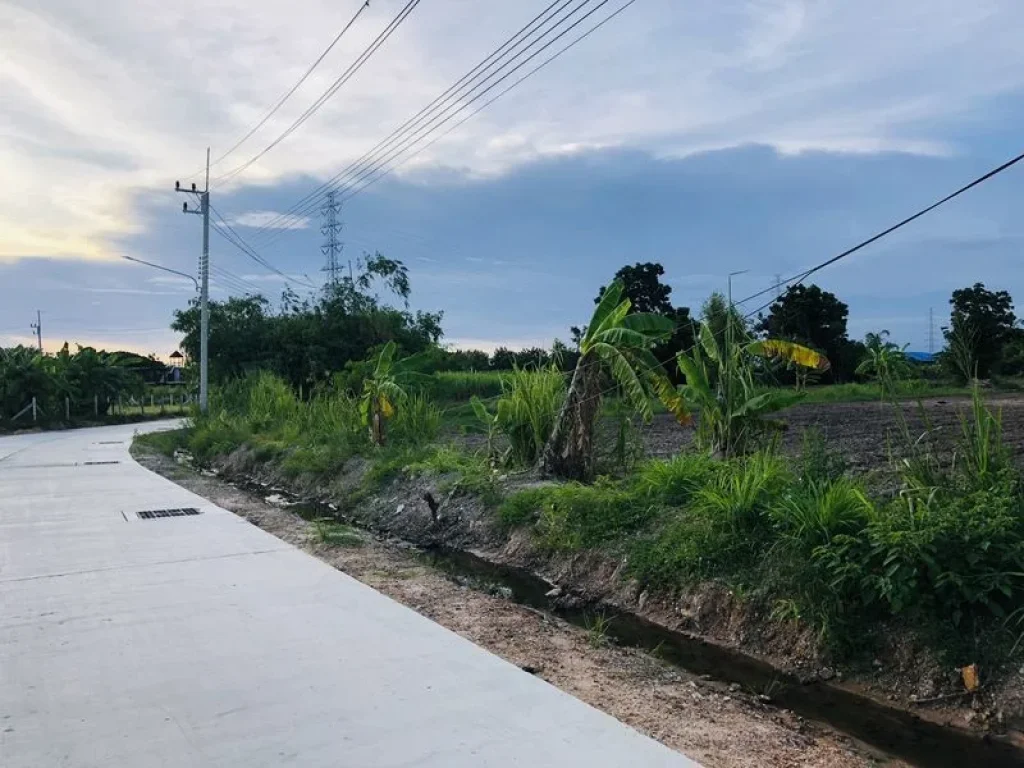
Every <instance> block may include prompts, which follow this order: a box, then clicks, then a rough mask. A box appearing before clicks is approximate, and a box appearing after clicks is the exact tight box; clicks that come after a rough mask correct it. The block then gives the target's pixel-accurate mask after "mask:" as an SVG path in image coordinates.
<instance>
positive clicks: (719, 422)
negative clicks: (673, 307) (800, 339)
mask: <svg viewBox="0 0 1024 768" xmlns="http://www.w3.org/2000/svg"><path fill="white" fill-rule="evenodd" d="M757 358H760V359H763V360H781V361H785V362H788V363H792V364H794V365H796V366H799V367H804V368H813V369H816V370H819V371H825V370H828V367H829V362H828V359H827V358H825V356H824V355H822V354H821V353H819V352H815V351H814V350H813V349H809V348H808V347H804V346H801V345H799V344H795V343H793V342H791V341H783V340H780V339H766V340H761V341H750V340H749V338H747V337H745V336H743V337H741V338H740V340H739V341H738V342H737V343H731V344H730V343H719V340H718V339H717V338H716V334H715V333H714V331H713V330H712V329H711V326H710V325H708V324H707V323H704V324H702V325H701V327H700V331H699V334H698V343H697V344H696V345H695V346H694V348H693V349H692V350H691V351H690V352H688V353H687V352H682V353H680V354H679V356H678V358H677V361H678V363H679V370H680V371H681V372H682V374H683V375H684V376H685V377H686V383H685V384H684V385H682V386H680V387H678V388H670V387H665V386H664V385H662V386H660V387H659V389H658V395H659V397H660V398H661V400H662V402H663V403H664V404H665V405H666V407H667V408H668V409H669V410H670V411H671V412H672V413H674V414H675V415H676V417H677V418H679V419H680V421H681V422H682V423H686V420H687V419H688V418H689V409H690V407H691V406H692V407H693V408H695V409H696V410H697V411H698V412H699V415H700V418H699V419H698V420H697V434H696V443H697V445H698V446H699V447H701V448H703V449H705V450H708V451H710V452H711V453H713V454H714V455H716V456H719V457H727V456H734V455H738V454H743V453H747V452H748V451H750V450H751V449H753V448H756V447H757V446H758V445H760V444H761V443H762V442H763V440H764V439H765V438H766V437H767V436H768V435H770V434H771V433H772V432H775V431H777V430H778V429H779V428H780V427H781V424H780V423H779V422H777V421H774V420H771V419H768V418H766V417H767V416H768V415H769V414H772V413H776V412H778V411H781V410H782V409H784V408H787V407H789V406H790V405H793V404H794V403H795V402H797V401H798V400H800V399H802V398H803V393H802V392H794V391H792V390H781V389H769V390H765V389H764V388H762V387H758V386H757V383H756V381H755V373H756V362H755V361H756V359H757Z"/></svg>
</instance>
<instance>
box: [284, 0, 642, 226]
mask: <svg viewBox="0 0 1024 768" xmlns="http://www.w3.org/2000/svg"><path fill="white" fill-rule="evenodd" d="M590 1H591V0H585V2H583V3H581V4H579V5H577V6H576V7H574V8H572V9H570V11H569V12H568V13H566V14H565V15H564V16H563V17H562V18H560V19H559V20H557V21H556V22H555V23H554V24H553V25H551V26H550V27H549V28H548V29H546V30H543V31H542V32H541V34H540V35H539V36H538V37H537V38H536V39H535V40H533V41H532V42H530V44H529V45H528V46H527V47H526V48H524V49H523V50H522V51H520V52H519V53H517V54H516V55H515V56H514V57H512V59H511V60H510V61H508V62H506V63H505V64H503V65H502V66H501V67H499V68H498V70H496V71H495V72H493V73H492V74H491V75H488V76H487V78H485V79H484V80H483V81H482V82H481V83H479V84H478V85H476V86H474V88H473V89H471V91H470V93H472V92H473V91H477V90H478V89H480V88H481V87H483V90H481V91H479V92H478V93H476V94H475V95H473V96H472V98H470V99H468V101H465V103H461V104H456V105H455V109H454V111H451V109H450V108H446V110H444V111H442V113H441V114H439V115H437V116H436V117H435V118H433V119H432V120H431V121H429V122H428V123H427V124H426V125H425V126H422V127H421V128H419V129H417V130H416V131H415V132H414V134H413V135H412V136H411V137H409V136H407V137H405V138H404V139H402V144H401V146H399V147H397V148H396V149H394V150H391V151H389V152H388V153H386V156H385V157H384V158H383V159H378V161H377V162H376V163H375V164H374V165H373V166H372V167H369V168H364V169H363V170H362V171H360V170H359V169H358V166H359V165H360V164H362V163H361V161H356V163H354V164H352V165H350V166H349V168H348V169H345V170H343V171H342V172H341V173H339V174H337V175H335V177H333V178H332V179H331V180H330V181H329V182H328V185H331V186H334V187H335V188H339V187H340V186H341V185H342V183H344V184H345V185H346V193H347V194H345V195H344V196H343V198H342V200H343V201H344V200H348V199H351V198H352V197H354V196H355V195H356V194H358V193H359V192H361V191H362V190H363V189H365V188H366V187H368V186H370V185H371V184H373V183H375V182H376V181H378V180H380V178H383V177H384V176H386V175H387V174H388V173H390V172H392V171H393V170H395V168H397V167H399V166H400V165H401V164H404V163H406V162H408V161H409V160H411V159H412V158H413V157H415V156H416V155H418V154H420V153H421V152H423V151H425V150H426V149H427V148H428V147H430V146H432V145H433V144H434V143H436V142H437V141H438V140H440V139H441V138H443V136H445V135H447V134H448V133H450V132H451V131H453V130H455V128H457V127H458V126H459V125H462V124H463V123H465V122H466V121H467V120H469V119H470V118H472V117H473V116H474V115H475V114H478V113H479V112H481V111H482V110H483V109H485V108H486V107H487V106H489V105H490V104H492V103H494V101H497V100H498V99H499V98H501V97H502V96H504V95H505V94H506V93H508V92H509V91H510V90H512V89H513V88H515V87H516V86H517V85H519V84H520V83H522V82H523V81H524V80H526V79H528V78H529V77H531V76H532V75H534V74H536V73H537V72H539V71H540V70H541V69H543V68H544V67H546V66H547V65H548V64H550V63H551V62H552V61H554V60H555V59H557V58H559V57H560V56H561V55H563V54H564V53H565V52H566V51H568V50H569V49H571V48H572V47H574V46H575V45H577V44H578V43H579V42H581V41H582V40H583V39H585V38H587V37H589V36H590V35H591V34H593V33H594V32H596V31H597V30H598V29H600V28H601V27H603V26H604V25H605V24H607V23H608V22H609V21H611V20H612V19H613V18H615V17H616V16H618V15H619V14H621V13H622V12H624V11H625V10H626V9H627V8H628V7H629V6H631V5H633V4H634V3H635V2H636V0H629V2H627V3H625V4H624V5H622V6H621V7H620V8H618V9H617V10H616V11H615V12H613V13H611V14H609V16H608V17H606V18H605V19H603V20H602V21H601V22H599V23H598V24H596V25H594V26H593V27H591V28H590V29H589V30H587V31H586V32H585V33H584V34H582V35H580V36H579V37H578V38H576V39H575V40H573V41H572V42H571V43H569V44H568V45H566V46H564V47H563V48H562V49H561V50H559V51H558V52H556V53H555V54H554V55H552V56H551V57H549V58H548V59H547V60H546V61H544V62H542V63H541V64H540V65H539V66H538V67H536V68H534V69H533V70H531V71H530V72H528V73H526V74H525V75H524V76H523V77H521V78H519V79H518V80H516V81H515V82H513V83H512V84H511V85H510V86H508V87H507V88H505V89H504V90H503V91H501V92H499V93H498V94H497V95H496V96H494V97H493V98H491V99H490V100H489V101H487V102H485V103H484V104H483V105H482V106H481V107H479V108H478V109H477V110H475V111H474V112H472V113H471V114H470V115H468V116H467V117H466V118H465V119H463V120H462V121H461V122H459V123H458V124H456V125H454V126H452V127H451V128H450V129H449V130H448V131H447V132H446V133H445V134H442V135H441V136H438V137H437V138H435V139H434V140H433V141H432V142H430V143H429V144H427V145H425V146H422V147H420V148H419V149H417V150H416V151H415V152H414V153H413V154H411V155H409V156H408V157H407V158H405V159H404V160H403V161H402V162H401V163H400V164H398V165H395V166H394V167H392V168H391V169H388V168H387V166H388V164H391V163H394V161H395V160H396V159H398V158H399V157H401V155H402V154H404V153H406V152H408V151H409V150H410V149H412V148H413V147H414V146H415V145H416V144H417V143H418V142H420V141H422V140H424V139H425V138H427V137H428V136H429V135H430V134H431V133H434V132H436V131H437V130H439V129H440V128H441V127H443V126H444V125H445V123H447V122H449V121H451V120H452V119H454V118H455V117H457V116H458V115H459V113H460V112H463V111H465V110H466V109H468V108H470V107H471V106H472V105H473V104H474V103H475V102H477V101H479V100H480V99H482V98H483V97H485V96H486V95H487V94H488V93H489V92H491V91H493V90H494V89H495V88H496V87H497V86H499V85H500V84H501V83H502V82H504V81H505V80H507V79H508V78H509V77H511V76H512V75H513V74H515V72H517V71H518V70H520V69H522V68H523V67H524V66H526V65H527V64H528V63H529V62H530V61H532V60H533V59H535V58H536V57H537V56H539V55H540V54H541V53H543V52H544V51H545V50H547V49H548V48H550V47H551V46H552V45H554V44H555V43H556V42H558V40H560V39H562V38H563V37H565V36H566V35H567V34H569V33H570V32H571V31H572V30H573V29H575V28H576V27H577V26H579V25H580V24H582V23H583V22H584V21H585V20H586V19H588V18H590V17H591V16H593V15H594V14H595V13H596V12H597V11H599V10H600V9H601V8H602V7H603V6H605V5H607V3H608V2H610V0H603V1H602V2H600V3H598V5H597V6H596V7H594V8H592V9H591V10H590V11H589V12H587V13H586V14H584V15H583V16H582V17H580V18H579V19H577V20H576V21H574V22H573V23H572V24H571V25H570V26H568V27H567V28H566V29H563V30H562V31H561V32H559V34H558V35H556V36H555V37H554V38H552V39H551V40H548V41H547V42H546V43H545V44H544V45H543V46H541V47H540V48H539V49H537V50H534V51H533V52H532V53H530V55H529V56H527V57H526V58H525V60H523V61H521V62H519V63H518V64H516V66H514V67H512V68H511V69H509V66H510V65H511V64H513V63H515V60H516V59H517V58H520V57H522V56H523V55H525V54H527V53H529V52H530V48H532V47H534V46H535V45H536V44H537V43H538V42H540V41H542V40H544V38H545V37H547V36H548V35H549V34H550V33H551V32H552V31H553V30H554V29H557V28H558V27H559V26H561V25H562V24H563V23H565V22H566V21H567V20H568V19H570V18H571V17H572V16H573V15H575V14H576V13H577V12H578V11H580V10H581V9H582V8H583V7H584V6H586V5H587V4H588V3H589V2H590ZM565 5H566V4H563V5H562V6H561V7H560V8H559V9H558V10H557V11H556V12H555V13H556V14H557V13H558V12H560V11H561V10H562V9H564V8H565ZM549 9H550V6H549ZM541 15H542V16H543V15H544V13H543V12H542V14H541ZM550 18H551V17H550V16H549V18H548V19H546V20H545V22H546V21H549V20H550ZM532 25H533V22H531V24H529V25H527V28H529V27H530V26H532ZM542 26H543V24H542ZM535 31H536V30H533V32H535ZM521 33H522V31H521V32H520V34H521ZM517 36H518V35H517ZM513 39H514V38H513ZM489 81H490V82H489ZM445 112H448V114H447V115H446V114H445ZM353 173H355V174H356V175H355V176H352V174H353ZM346 175H348V176H350V177H351V178H350V179H348V180H347V181H344V182H342V181H341V180H342V179H343V177H345V176H346ZM367 178H369V181H366V183H364V184H363V186H362V187H359V188H358V189H355V188H354V187H355V185H356V184H358V183H360V182H361V181H363V180H365V179H367ZM321 188H323V185H322V187H321ZM307 197H308V196H307ZM315 205H316V202H312V201H311V203H307V204H306V205H305V206H303V207H302V208H301V209H300V211H302V212H305V210H306V209H309V210H312V208H314V207H315ZM277 236H278V237H279V236H280V233H278V235H277Z"/></svg>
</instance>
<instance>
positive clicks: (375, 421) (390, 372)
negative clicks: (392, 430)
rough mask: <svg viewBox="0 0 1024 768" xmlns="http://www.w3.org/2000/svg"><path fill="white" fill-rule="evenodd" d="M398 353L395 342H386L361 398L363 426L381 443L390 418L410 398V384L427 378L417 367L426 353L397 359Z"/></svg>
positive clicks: (385, 435)
mask: <svg viewBox="0 0 1024 768" xmlns="http://www.w3.org/2000/svg"><path fill="white" fill-rule="evenodd" d="M397 353H398V346H397V345H396V344H395V342H393V341H389V342H388V343H387V344H385V345H384V347H383V348H382V349H381V351H380V353H379V354H378V355H377V359H376V360H375V361H374V365H373V373H371V374H370V375H369V376H367V377H366V379H365V380H364V381H363V393H362V395H361V396H360V398H359V412H360V415H361V416H362V419H363V426H364V427H366V428H367V429H368V430H369V432H370V441H371V442H372V443H373V444H374V445H378V446H380V445H384V444H385V442H386V441H387V434H386V425H387V421H388V419H390V418H391V417H392V416H394V415H395V412H396V409H397V408H399V407H401V405H402V404H403V403H404V402H405V401H406V400H407V399H408V397H409V386H410V384H412V383H413V382H414V380H416V379H420V378H424V377H423V376H422V374H420V373H418V372H416V371H415V370H413V367H414V366H415V365H416V361H418V360H420V359H421V358H422V357H423V356H422V355H412V356H410V357H406V358H403V359H401V360H396V359H395V355H396V354H397Z"/></svg>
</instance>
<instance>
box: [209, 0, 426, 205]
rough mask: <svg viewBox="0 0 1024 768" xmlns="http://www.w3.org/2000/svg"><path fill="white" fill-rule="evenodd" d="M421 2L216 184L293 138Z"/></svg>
mask: <svg viewBox="0 0 1024 768" xmlns="http://www.w3.org/2000/svg"><path fill="white" fill-rule="evenodd" d="M420 2H421V0H409V1H408V2H407V3H406V4H405V6H404V7H403V8H402V10H401V11H399V12H398V15H397V16H395V18H394V19H392V20H391V22H390V23H389V24H388V25H387V27H385V28H384V31H383V32H381V33H380V34H378V35H377V37H376V38H375V39H374V41H373V42H372V43H370V45H369V46H367V47H366V49H365V50H364V51H363V52H362V53H361V54H360V55H359V56H358V57H357V58H356V60H355V61H354V62H352V64H350V65H349V66H348V68H347V69H346V70H345V71H344V72H342V74H341V75H339V76H338V78H337V79H335V81H334V82H333V83H332V84H331V85H330V86H329V87H328V88H327V90H325V91H324V92H323V93H322V94H321V95H320V98H318V99H317V100H316V101H315V102H313V104H312V105H311V106H310V107H308V108H307V109H306V111H305V112H303V113H302V114H301V115H300V116H299V117H298V118H297V119H296V120H295V121H294V122H293V123H292V124H291V125H290V126H289V127H288V128H286V129H285V131H284V132H283V133H282V134H281V135H279V136H278V137H277V138H276V139H274V140H273V141H272V142H270V144H268V145H267V146H266V147H264V148H263V149H262V150H260V151H259V152H257V153H256V154H255V155H253V157H251V158H250V159H249V160H247V161H246V162H244V163H242V164H241V165H239V166H238V167H236V168H233V169H232V170H230V171H228V172H227V173H224V174H222V175H220V176H218V177H217V178H216V179H214V184H215V185H220V184H223V183H226V182H227V181H230V180H231V179H233V178H234V177H235V176H237V175H238V174H240V173H241V172H242V171H244V170H246V169H247V168H249V167H250V166H251V165H252V164H253V163H255V162H256V161H258V160H259V159H260V158H261V157H263V156H264V155H266V154H267V153H268V152H269V151H270V150H272V149H273V148H274V147H276V146H277V145H278V144H280V143H281V142H282V141H284V140H285V139H286V138H288V137H289V136H291V135H292V133H294V132H295V131H296V130H298V129H299V127H300V126H302V124H303V123H305V122H306V121H307V120H308V119H309V118H310V117H312V116H313V115H314V114H315V113H316V112H317V111H318V110H319V109H320V108H321V107H322V106H323V105H324V104H325V103H327V101H328V100H329V99H330V98H331V97H332V96H333V95H334V94H335V93H337V92H338V90H339V89H340V88H341V87H342V86H343V85H345V83H347V82H348V81H349V80H351V79H352V77H353V76H354V75H355V74H356V72H358V71H359V70H360V69H362V67H363V65H364V64H365V63H366V62H367V61H368V60H369V59H370V57H371V56H373V54H374V53H376V51H377V49H378V48H380V47H381V46H382V45H383V44H384V43H385V42H387V40H388V38H389V37H391V35H392V34H394V32H395V30H396V29H398V27H399V26H400V25H401V24H402V22H403V21H405V20H406V18H408V16H409V14H411V13H412V12H413V11H414V10H415V9H416V6H417V5H419V4H420Z"/></svg>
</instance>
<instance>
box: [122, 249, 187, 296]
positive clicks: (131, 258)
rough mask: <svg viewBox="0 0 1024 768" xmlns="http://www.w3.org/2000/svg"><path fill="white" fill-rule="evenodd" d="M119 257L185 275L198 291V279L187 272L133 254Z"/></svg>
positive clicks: (180, 275) (174, 273)
mask: <svg viewBox="0 0 1024 768" xmlns="http://www.w3.org/2000/svg"><path fill="white" fill-rule="evenodd" d="M121 258H122V259H125V260H127V261H134V262H135V263H136V264H145V265H146V266H147V267H152V268H153V269H159V270H162V271H164V272H170V273H171V274H172V275H178V276H179V277H187V278H188V279H189V280H191V281H192V283H193V284H194V285H195V287H196V293H199V281H198V280H196V279H195V278H194V277H192V275H190V274H188V273H187V272H179V271H178V270H176V269H171V268H170V267H165V266H162V265H160V264H154V263H153V262H151V261H143V260H142V259H136V258H135V257H134V256H125V255H124V254H121Z"/></svg>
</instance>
